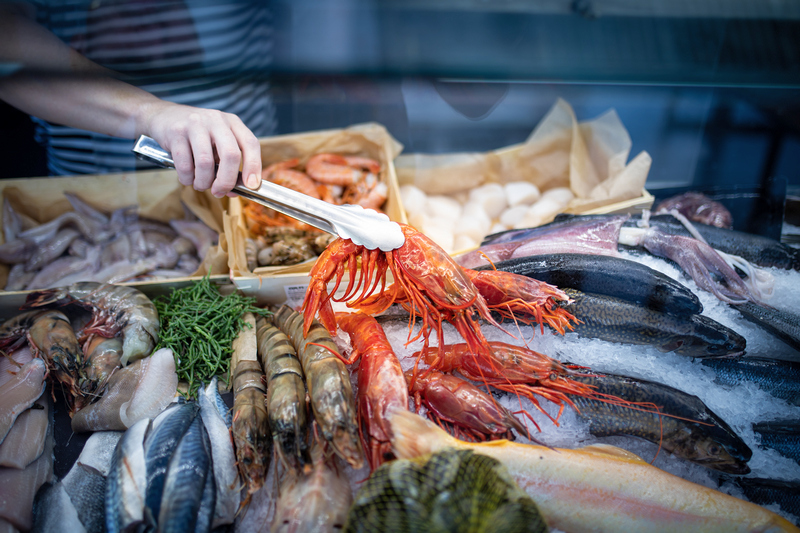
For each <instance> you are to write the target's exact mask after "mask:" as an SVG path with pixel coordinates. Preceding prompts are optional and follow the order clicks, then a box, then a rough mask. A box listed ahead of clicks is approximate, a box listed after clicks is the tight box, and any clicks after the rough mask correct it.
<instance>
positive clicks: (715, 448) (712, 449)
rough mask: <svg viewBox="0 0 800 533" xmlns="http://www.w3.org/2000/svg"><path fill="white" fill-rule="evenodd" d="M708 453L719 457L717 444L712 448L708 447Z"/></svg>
mask: <svg viewBox="0 0 800 533" xmlns="http://www.w3.org/2000/svg"><path fill="white" fill-rule="evenodd" d="M708 453H710V454H711V455H719V446H717V445H716V444H712V445H711V446H709V447H708Z"/></svg>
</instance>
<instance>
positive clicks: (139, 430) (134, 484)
mask: <svg viewBox="0 0 800 533" xmlns="http://www.w3.org/2000/svg"><path fill="white" fill-rule="evenodd" d="M151 428H152V421H151V420H149V419H142V420H140V421H139V422H137V423H135V424H134V425H133V426H131V427H130V429H128V431H126V432H125V434H124V435H123V436H122V438H121V439H120V440H119V442H117V446H116V448H115V450H114V455H113V457H112V459H111V466H110V468H109V471H108V476H107V477H106V491H105V500H104V504H105V505H104V507H105V522H106V530H107V531H108V532H109V533H117V532H120V531H125V530H127V529H128V528H129V527H131V526H134V525H135V524H140V523H141V522H142V521H143V519H144V513H143V508H144V503H145V489H146V485H147V469H146V466H145V447H144V443H145V440H146V438H147V435H148V433H149V432H150V430H151Z"/></svg>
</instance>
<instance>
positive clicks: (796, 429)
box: [753, 419, 800, 464]
mask: <svg viewBox="0 0 800 533" xmlns="http://www.w3.org/2000/svg"><path fill="white" fill-rule="evenodd" d="M753 431H754V432H755V433H756V434H757V435H758V436H760V438H761V442H760V443H759V447H761V448H767V449H772V450H775V451H777V452H778V453H780V454H781V455H783V456H784V457H788V458H789V459H794V461H795V462H797V463H798V464H800V420H791V419H790V420H770V421H768V422H757V423H755V424H753Z"/></svg>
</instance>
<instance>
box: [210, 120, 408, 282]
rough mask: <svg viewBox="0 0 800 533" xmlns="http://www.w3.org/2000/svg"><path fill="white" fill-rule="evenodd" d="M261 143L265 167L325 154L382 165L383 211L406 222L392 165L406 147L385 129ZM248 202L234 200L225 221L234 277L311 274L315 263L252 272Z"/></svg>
mask: <svg viewBox="0 0 800 533" xmlns="http://www.w3.org/2000/svg"><path fill="white" fill-rule="evenodd" d="M260 142H261V162H262V164H263V165H264V166H265V167H266V166H268V165H271V164H272V163H277V162H279V161H284V160H286V159H293V158H297V159H299V160H300V163H301V164H305V163H306V162H307V161H308V159H309V158H311V156H313V155H315V154H318V153H322V152H332V153H336V154H343V155H355V156H364V157H369V158H372V159H375V160H377V161H379V162H380V164H381V169H382V170H381V173H380V175H379V176H378V177H379V179H380V180H381V181H383V182H384V183H386V184H387V186H388V189H389V190H388V193H387V198H386V203H385V204H384V206H383V210H384V212H385V213H386V214H387V215H388V216H389V218H390V219H391V220H394V221H396V222H403V223H406V222H407V219H406V214H405V210H404V209H403V207H402V204H401V202H400V192H399V189H398V186H397V174H396V173H395V168H394V164H393V161H394V159H395V158H396V157H397V155H398V154H399V153H400V151H401V150H402V149H403V145H402V144H400V143H399V142H397V140H395V139H394V138H393V137H392V136H391V135H390V134H389V132H388V131H387V130H386V128H384V127H383V126H382V125H380V124H376V123H366V124H357V125H354V126H351V127H349V128H346V129H332V130H323V131H313V132H308V133H296V134H292V135H281V136H276V137H268V138H263V139H260ZM245 201H247V200H243V199H242V198H240V197H235V198H232V199H231V202H230V203H229V205H228V210H227V213H225V214H223V217H222V221H223V224H224V231H225V234H226V237H227V241H228V246H229V249H228V266H229V267H230V272H231V275H232V276H253V275H254V274H255V275H275V274H288V273H301V272H308V271H309V270H311V266H312V265H313V261H306V262H303V263H299V264H297V265H289V266H277V267H260V268H257V269H256V270H255V272H250V270H249V269H248V268H247V258H246V257H245V252H244V250H245V240H246V239H247V237H248V236H249V231H248V227H247V220H246V217H245V216H244V212H243V206H244V204H243V202H245Z"/></svg>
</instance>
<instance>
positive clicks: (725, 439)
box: [572, 371, 753, 474]
mask: <svg viewBox="0 0 800 533" xmlns="http://www.w3.org/2000/svg"><path fill="white" fill-rule="evenodd" d="M573 379H574V380H575V381H580V382H581V383H585V384H587V385H589V386H591V387H592V388H593V389H594V390H595V391H596V392H598V393H600V394H601V395H604V394H610V395H614V396H618V397H620V398H624V399H625V400H629V401H631V402H636V403H637V404H646V405H649V406H653V407H655V409H656V412H654V410H653V409H650V408H648V407H645V406H639V407H641V408H631V407H630V406H624V405H615V404H613V403H609V402H600V401H597V400H594V399H591V398H585V397H581V396H577V395H576V396H573V397H572V400H573V402H574V403H575V408H576V409H577V413H578V416H579V417H581V418H583V419H585V420H588V421H589V432H590V433H591V434H592V435H594V436H596V437H607V436H610V435H630V436H634V437H640V438H642V439H645V440H649V441H650V442H654V443H656V444H659V445H660V446H661V447H662V448H664V450H666V451H668V452H669V453H671V454H673V455H674V456H676V457H680V458H682V459H686V460H687V461H691V462H693V463H697V464H699V465H702V466H705V467H707V468H711V469H714V470H719V471H720V472H726V473H728V474H747V473H749V472H750V467H748V466H747V461H749V460H750V458H751V457H752V455H753V452H752V450H750V448H748V447H747V444H745V443H744V441H743V440H742V439H741V437H739V435H737V434H736V433H735V432H734V431H733V429H731V427H730V426H729V425H728V424H727V423H726V422H725V421H724V420H722V419H721V418H720V417H719V416H717V415H716V414H715V413H714V412H713V411H711V409H709V408H708V407H707V406H706V405H705V404H704V403H703V402H702V400H700V398H698V397H697V396H693V395H691V394H686V393H685V392H682V391H680V390H678V389H675V388H673V387H670V386H668V385H663V384H661V383H655V382H653V381H646V380H643V379H636V378H631V377H627V376H617V375H613V374H605V373H600V372H594V371H593V372H592V375H580V374H578V375H576V376H574V377H573Z"/></svg>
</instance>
